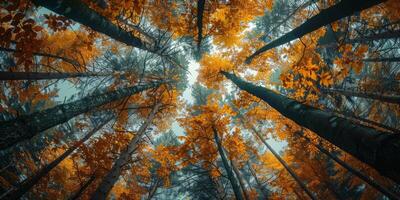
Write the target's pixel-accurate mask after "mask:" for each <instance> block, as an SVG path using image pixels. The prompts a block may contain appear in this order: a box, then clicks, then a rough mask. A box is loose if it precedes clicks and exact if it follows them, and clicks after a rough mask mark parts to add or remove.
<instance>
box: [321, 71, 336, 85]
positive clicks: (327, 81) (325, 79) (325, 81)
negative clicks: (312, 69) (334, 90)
mask: <svg viewBox="0 0 400 200" xmlns="http://www.w3.org/2000/svg"><path fill="white" fill-rule="evenodd" d="M320 84H321V85H322V86H324V87H329V86H331V85H332V84H333V79H332V75H331V74H330V73H329V72H323V73H322V74H321V76H320Z"/></svg>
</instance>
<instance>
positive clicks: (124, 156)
mask: <svg viewBox="0 0 400 200" xmlns="http://www.w3.org/2000/svg"><path fill="white" fill-rule="evenodd" d="M160 107H161V104H160V103H157V104H156V105H154V107H153V109H152V111H151V112H150V114H149V116H148V117H147V119H146V121H144V123H143V124H142V125H141V126H140V128H139V130H138V131H137V133H136V134H135V136H134V137H133V138H132V140H131V141H130V142H129V144H128V146H127V147H126V149H125V150H124V151H123V152H121V154H120V156H119V157H118V159H117V160H116V161H115V163H114V165H113V166H112V168H111V170H110V171H109V172H108V173H107V175H106V176H105V177H104V178H103V180H102V181H101V183H100V185H99V186H98V187H97V189H96V191H94V193H93V194H92V196H91V197H90V199H92V200H104V199H106V198H107V195H108V193H109V192H110V191H111V189H112V188H113V186H114V184H115V183H116V182H117V181H118V179H119V176H120V175H121V172H122V168H123V167H124V166H125V165H126V164H127V163H128V162H129V161H130V158H131V155H132V153H133V152H134V151H135V149H136V147H137V144H138V143H139V141H140V140H141V139H142V136H143V135H144V134H145V132H146V129H147V127H148V126H149V125H150V124H151V123H152V121H153V119H154V117H155V116H156V114H157V111H158V110H159V108H160Z"/></svg>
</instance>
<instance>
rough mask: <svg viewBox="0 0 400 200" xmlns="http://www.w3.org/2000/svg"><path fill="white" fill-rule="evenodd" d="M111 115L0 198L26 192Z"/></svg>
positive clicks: (98, 128) (21, 194)
mask: <svg viewBox="0 0 400 200" xmlns="http://www.w3.org/2000/svg"><path fill="white" fill-rule="evenodd" d="M111 119H112V117H109V118H108V119H106V120H104V121H103V122H102V123H101V124H99V125H98V126H96V127H95V128H94V129H93V130H91V131H90V132H89V133H88V134H86V135H85V137H83V138H82V139H80V140H79V141H78V142H77V143H76V144H74V145H72V146H71V147H70V148H69V149H68V150H67V151H65V152H64V153H63V154H61V155H60V156H59V157H58V158H56V159H55V160H53V161H52V162H51V163H49V164H47V165H46V166H44V167H43V168H42V169H40V170H39V171H38V172H36V173H35V174H34V175H33V176H32V177H30V178H27V179H26V180H25V181H23V182H22V183H21V184H19V185H18V187H17V188H15V190H14V191H12V192H11V193H9V194H8V195H7V196H4V197H2V198H1V199H8V200H11V199H19V198H21V197H22V196H23V195H24V194H25V193H27V192H28V191H29V190H30V189H31V188H32V187H33V186H34V185H35V184H37V183H38V182H39V181H40V180H41V179H42V178H43V177H45V176H46V175H47V174H48V173H49V172H50V171H51V170H52V169H54V168H55V167H56V166H57V165H58V164H60V163H61V162H62V161H63V160H64V159H65V158H66V157H68V156H69V155H71V153H72V152H74V151H75V150H76V149H77V148H78V147H79V146H81V145H82V144H83V143H84V142H85V141H87V140H88V139H89V138H90V137H91V136H92V135H94V134H95V133H96V132H97V131H98V130H100V129H101V128H102V127H103V126H104V125H106V124H107V123H108V122H109V121H110V120H111Z"/></svg>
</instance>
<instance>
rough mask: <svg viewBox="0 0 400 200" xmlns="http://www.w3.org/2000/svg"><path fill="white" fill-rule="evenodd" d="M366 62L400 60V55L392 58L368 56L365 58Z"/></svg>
mask: <svg viewBox="0 0 400 200" xmlns="http://www.w3.org/2000/svg"><path fill="white" fill-rule="evenodd" d="M363 61H364V62H400V57H392V58H367V59H363Z"/></svg>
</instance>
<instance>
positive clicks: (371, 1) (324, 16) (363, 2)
mask: <svg viewBox="0 0 400 200" xmlns="http://www.w3.org/2000/svg"><path fill="white" fill-rule="evenodd" d="M384 1H386V0H341V1H340V2H339V3H337V4H336V5H334V6H331V7H329V8H327V9H324V10H322V11H321V12H320V13H318V14H317V15H315V16H313V17H311V18H310V19H308V20H307V21H306V22H304V23H303V24H302V25H300V26H299V27H297V28H295V29H293V30H292V31H290V32H289V33H286V34H285V35H283V36H282V37H280V38H278V39H276V40H274V41H272V42H270V43H269V44H267V45H265V46H263V47H261V48H260V49H258V50H257V51H256V52H254V53H253V54H252V55H251V56H249V57H248V58H247V59H246V63H250V62H251V61H252V59H253V58H254V57H256V56H257V55H259V54H261V53H263V52H265V51H268V50H270V49H272V48H275V47H277V46H280V45H282V44H286V43H288V42H290V41H292V40H295V39H297V38H301V37H302V36H304V35H306V34H308V33H311V32H313V31H315V30H317V29H319V28H321V27H323V26H325V25H328V24H330V23H332V22H335V21H337V20H339V19H341V18H344V17H347V16H351V15H353V14H354V13H355V12H359V11H362V10H364V9H367V8H370V7H372V6H374V5H377V4H379V3H382V2H384Z"/></svg>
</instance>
